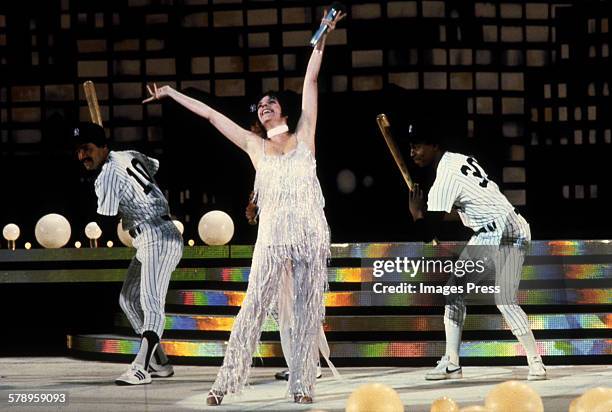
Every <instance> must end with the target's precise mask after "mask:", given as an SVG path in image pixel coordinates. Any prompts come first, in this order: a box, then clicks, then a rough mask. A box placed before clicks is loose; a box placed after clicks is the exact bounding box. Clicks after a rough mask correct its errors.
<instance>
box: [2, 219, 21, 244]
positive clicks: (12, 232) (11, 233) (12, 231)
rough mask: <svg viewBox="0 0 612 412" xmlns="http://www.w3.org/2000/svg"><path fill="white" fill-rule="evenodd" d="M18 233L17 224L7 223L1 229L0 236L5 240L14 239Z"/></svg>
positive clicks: (17, 236)
mask: <svg viewBox="0 0 612 412" xmlns="http://www.w3.org/2000/svg"><path fill="white" fill-rule="evenodd" d="M20 234H21V231H20V230H19V226H17V225H16V224H14V223H9V224H8V225H6V226H4V229H2V236H4V238H5V239H6V240H12V241H15V240H17V239H18V238H19V235H20Z"/></svg>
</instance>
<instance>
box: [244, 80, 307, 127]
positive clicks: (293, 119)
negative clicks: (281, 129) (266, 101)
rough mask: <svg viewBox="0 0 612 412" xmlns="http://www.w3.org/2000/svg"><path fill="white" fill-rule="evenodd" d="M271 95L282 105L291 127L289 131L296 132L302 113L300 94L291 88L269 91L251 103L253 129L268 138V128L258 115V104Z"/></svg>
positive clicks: (283, 112) (283, 113)
mask: <svg viewBox="0 0 612 412" xmlns="http://www.w3.org/2000/svg"><path fill="white" fill-rule="evenodd" d="M266 96H268V97H270V98H274V99H276V101H278V104H279V105H280V107H281V110H282V115H283V116H286V117H287V126H288V127H289V133H294V132H295V129H296V127H297V123H298V120H299V117H300V113H301V111H302V110H301V106H300V96H299V95H298V94H297V93H295V92H293V91H290V90H284V91H281V92H275V91H271V90H269V91H267V92H265V93H262V94H261V95H259V96H258V97H257V100H256V101H255V103H253V104H252V105H251V110H250V111H251V117H252V119H251V131H252V132H253V133H255V134H257V135H259V136H261V137H263V138H264V139H267V136H266V129H265V127H264V126H263V124H261V122H260V121H259V117H258V116H257V105H258V104H259V102H260V101H261V99H263V98H264V97H266Z"/></svg>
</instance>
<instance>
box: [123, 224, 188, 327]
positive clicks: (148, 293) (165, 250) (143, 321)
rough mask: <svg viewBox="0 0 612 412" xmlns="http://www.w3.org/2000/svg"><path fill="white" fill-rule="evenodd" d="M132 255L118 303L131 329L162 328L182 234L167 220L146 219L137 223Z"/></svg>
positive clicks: (181, 247)
mask: <svg viewBox="0 0 612 412" xmlns="http://www.w3.org/2000/svg"><path fill="white" fill-rule="evenodd" d="M139 228H140V229H141V230H142V231H141V233H140V234H139V235H138V236H137V237H136V238H135V239H134V242H133V245H134V247H135V248H136V256H134V258H133V259H132V262H131V263H130V266H129V268H128V271H127V276H126V278H125V281H124V282H123V288H122V289H121V294H120V296H119V305H120V306H121V309H122V310H123V312H124V313H125V314H126V316H127V318H128V320H129V321H130V324H131V325H132V328H134V331H135V332H136V333H137V334H138V335H141V334H142V333H143V332H144V331H146V330H152V331H154V332H155V333H156V334H157V336H159V337H160V338H161V337H162V334H163V332H164V326H165V320H166V317H165V312H164V306H165V304H166V293H167V291H168V284H169V283H170V277H171V276H172V272H174V269H176V266H177V265H178V263H179V261H180V260H181V257H182V255H183V237H182V236H181V234H180V232H179V231H178V229H177V228H176V226H175V225H174V223H172V222H171V221H166V220H161V219H160V220H159V221H149V222H146V223H143V224H141V225H140V226H139Z"/></svg>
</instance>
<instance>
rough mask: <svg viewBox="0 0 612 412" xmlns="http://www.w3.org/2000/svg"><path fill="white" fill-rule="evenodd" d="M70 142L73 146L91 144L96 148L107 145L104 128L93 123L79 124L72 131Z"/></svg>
mask: <svg viewBox="0 0 612 412" xmlns="http://www.w3.org/2000/svg"><path fill="white" fill-rule="evenodd" d="M72 140H73V142H74V144H75V145H81V144H86V143H93V144H95V145H96V146H98V147H102V146H106V145H108V140H107V139H106V134H105V133H104V128H103V127H102V126H99V125H97V124H95V123H87V122H83V123H79V124H77V125H76V126H75V127H74V128H73V129H72Z"/></svg>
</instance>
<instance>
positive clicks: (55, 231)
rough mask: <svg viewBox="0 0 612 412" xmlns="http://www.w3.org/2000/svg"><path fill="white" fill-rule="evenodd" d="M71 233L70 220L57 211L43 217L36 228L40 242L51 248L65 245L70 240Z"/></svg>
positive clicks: (35, 233) (37, 238)
mask: <svg viewBox="0 0 612 412" xmlns="http://www.w3.org/2000/svg"><path fill="white" fill-rule="evenodd" d="M70 234H71V230H70V222H68V219H66V218H65V217H64V216H62V215H58V214H57V213H50V214H48V215H45V216H43V217H41V218H40V219H39V220H38V222H37V223H36V227H35V228H34V235H35V236H36V240H37V241H38V243H40V244H41V245H42V246H43V247H46V248H49V249H53V248H60V247H62V246H64V245H65V244H66V243H68V241H69V240H70Z"/></svg>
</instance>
